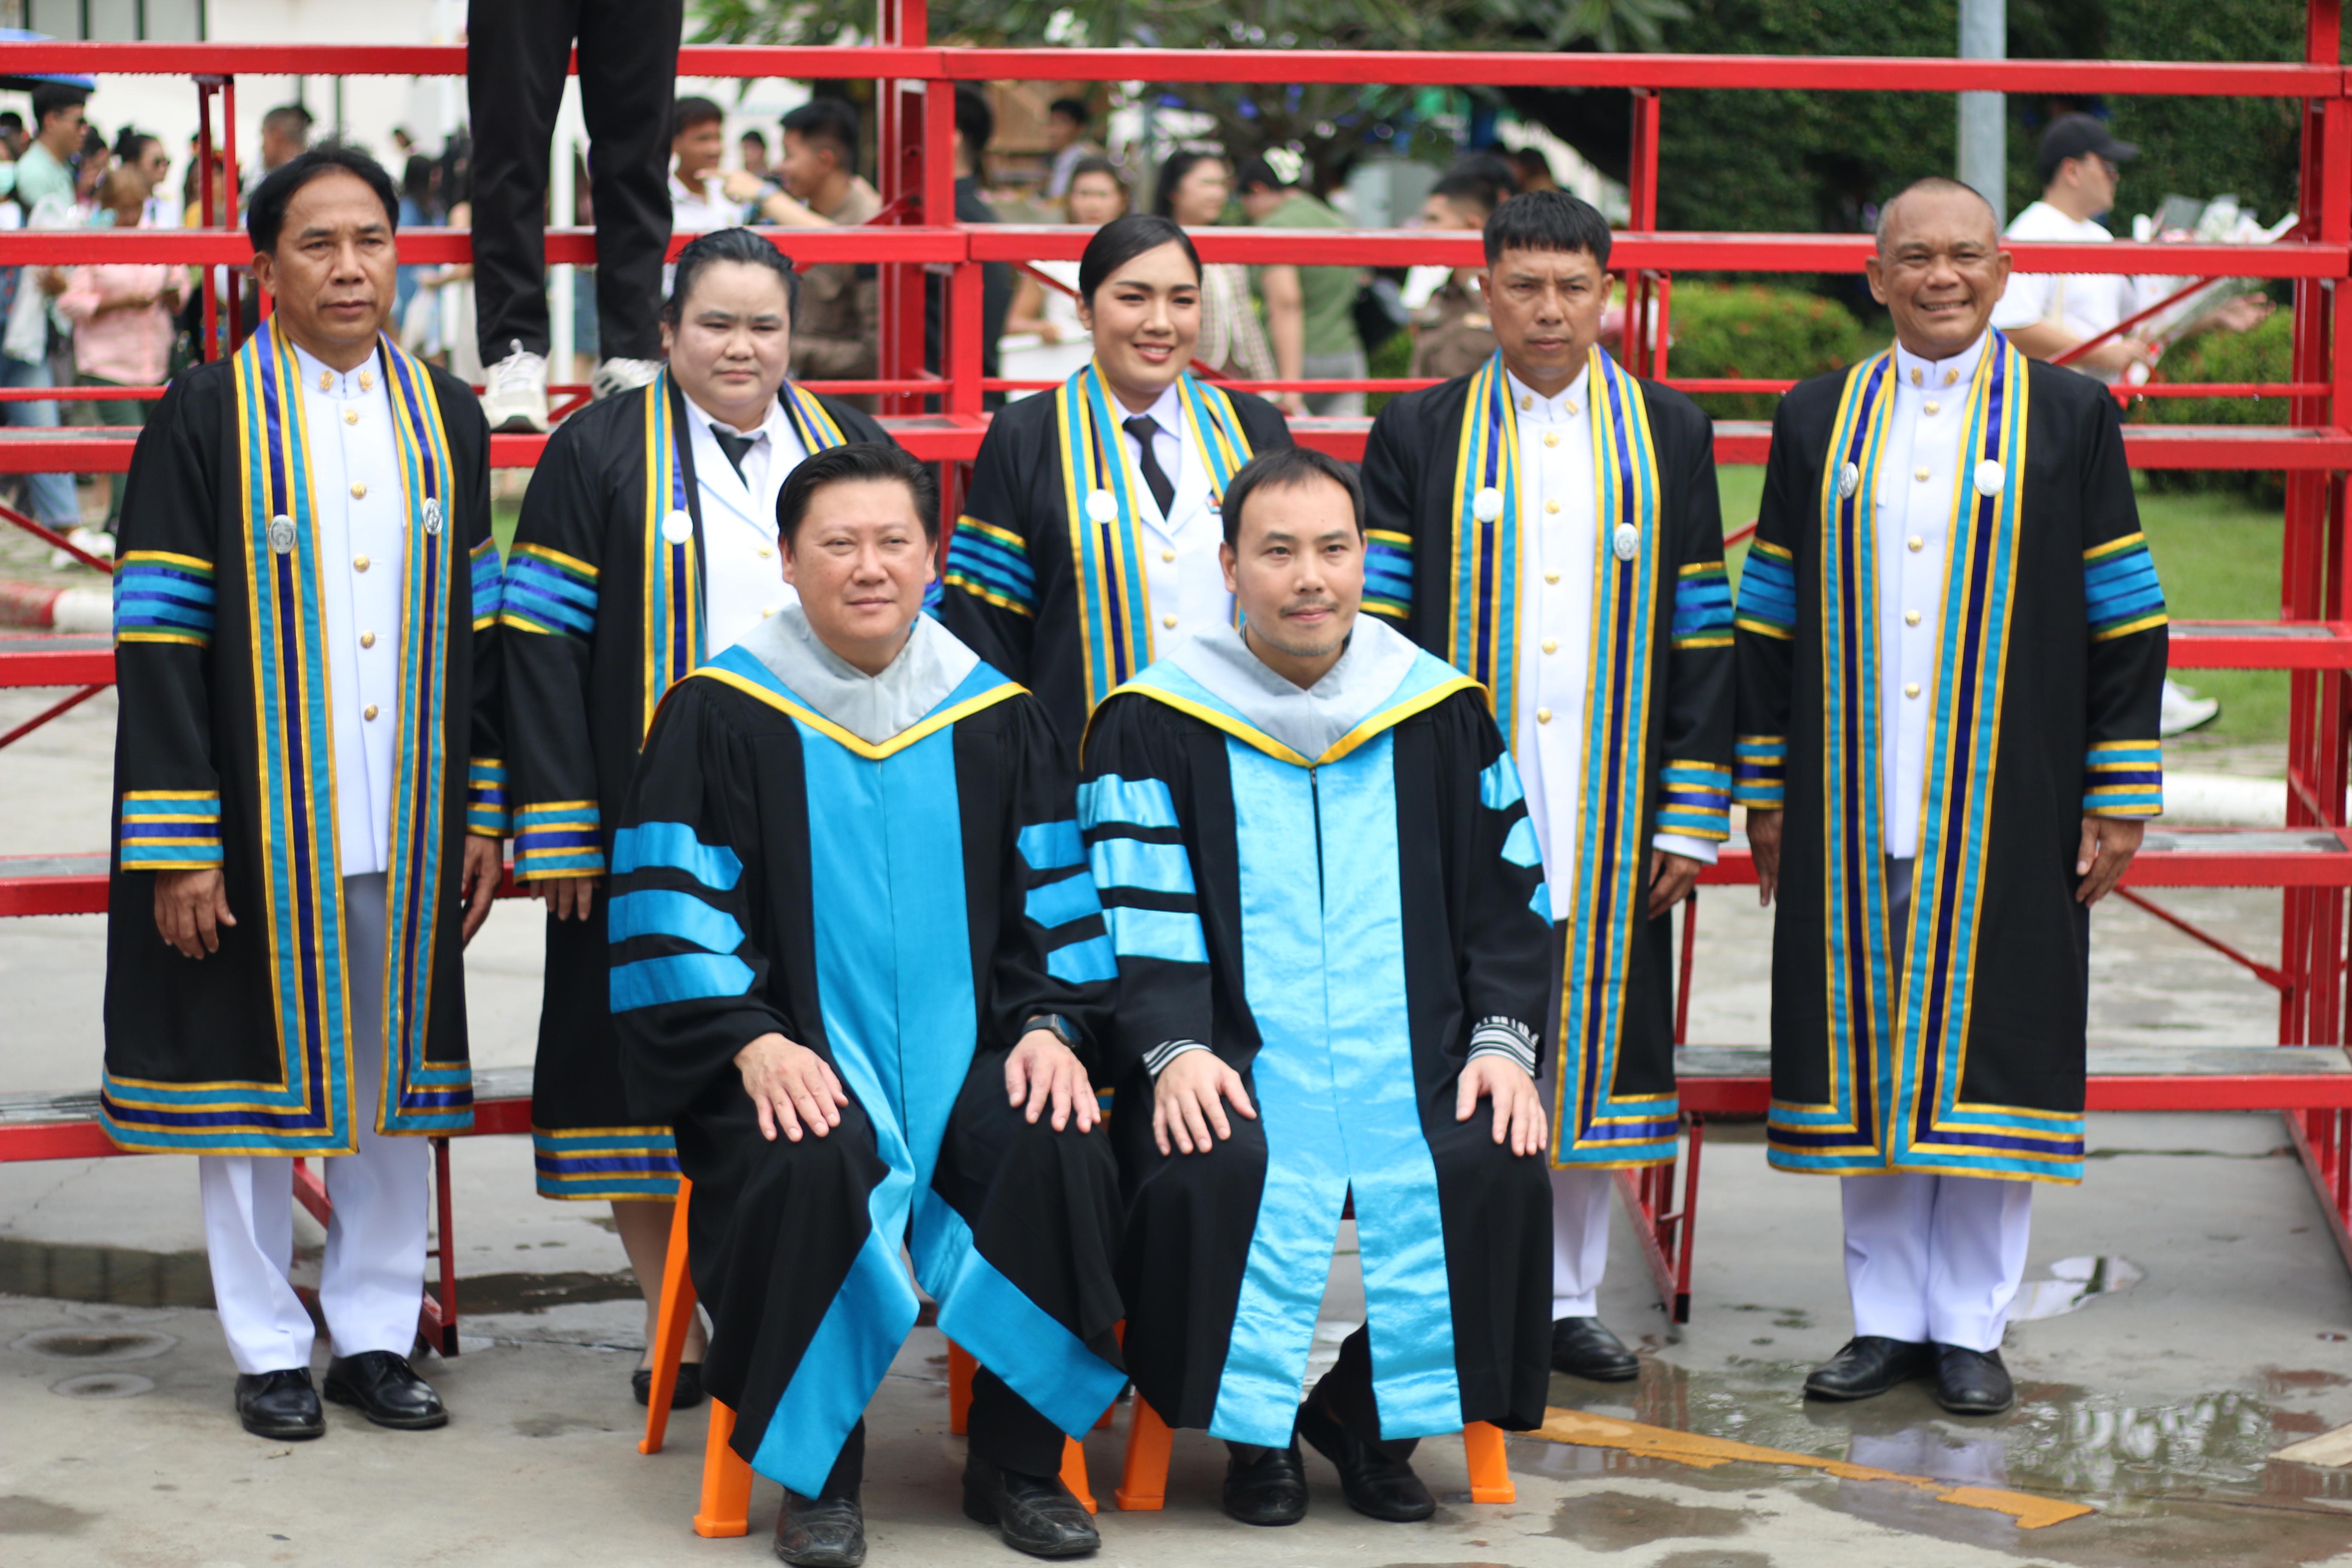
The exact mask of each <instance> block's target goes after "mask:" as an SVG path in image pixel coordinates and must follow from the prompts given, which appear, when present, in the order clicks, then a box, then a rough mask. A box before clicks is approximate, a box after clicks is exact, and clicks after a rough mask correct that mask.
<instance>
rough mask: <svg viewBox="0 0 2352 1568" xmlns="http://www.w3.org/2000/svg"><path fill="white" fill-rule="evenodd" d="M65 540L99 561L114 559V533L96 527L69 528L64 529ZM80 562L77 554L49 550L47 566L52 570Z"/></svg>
mask: <svg viewBox="0 0 2352 1568" xmlns="http://www.w3.org/2000/svg"><path fill="white" fill-rule="evenodd" d="M66 542H67V543H68V544H70V545H72V546H73V547H74V548H75V549H76V550H79V551H81V552H83V553H85V554H89V555H95V556H97V557H98V558H99V559H100V561H111V560H113V559H114V535H112V534H110V533H106V532H103V531H100V530H98V529H95V528H83V527H75V528H69V529H68V530H66ZM80 564H81V560H80V558H79V556H74V555H68V554H67V553H66V552H64V551H62V550H52V551H50V552H49V566H50V568H51V570H53V571H54V570H57V569H59V568H62V567H67V566H79V565H80Z"/></svg>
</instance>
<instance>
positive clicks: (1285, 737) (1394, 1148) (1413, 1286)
mask: <svg viewBox="0 0 2352 1568" xmlns="http://www.w3.org/2000/svg"><path fill="white" fill-rule="evenodd" d="M1223 525H1224V533H1225V539H1226V541H1227V542H1226V544H1225V546H1224V556H1223V559H1224V564H1225V576H1226V581H1227V583H1228V584H1229V585H1230V586H1231V587H1232V588H1233V591H1234V596H1235V598H1236V600H1237V602H1238V604H1239V605H1240V607H1241V612H1242V616H1243V617H1244V626H1243V627H1242V628H1240V629H1235V628H1233V627H1220V628H1218V629H1216V630H1214V631H1211V632H1204V633H1202V634H1201V635H1200V636H1198V637H1193V638H1192V639H1191V640H1189V641H1187V642H1184V643H1181V644H1180V645H1178V646H1177V647H1176V648H1175V649H1173V650H1172V651H1171V652H1170V653H1169V654H1168V655H1166V656H1165V657H1164V658H1161V659H1160V662H1159V663H1157V664H1155V665H1153V666H1152V667H1151V668H1150V669H1148V670H1146V671H1144V672H1143V674H1142V675H1140V676H1139V677H1138V678H1137V679H1134V680H1132V681H1130V682H1129V683H1128V684H1127V685H1126V686H1124V687H1122V688H1120V689H1119V690H1118V691H1117V692H1115V693H1113V694H1112V696H1111V698H1110V700H1108V701H1107V702H1106V703H1104V704H1103V706H1102V707H1101V708H1100V709H1099V710H1097V712H1096V714H1095V718H1094V721H1093V723H1092V724H1091V725H1090V726H1089V729H1088V731H1087V751H1086V778H1085V782H1084V783H1083V784H1080V785H1079V790H1078V819H1079V822H1080V824H1081V825H1082V826H1084V828H1085V830H1086V834H1087V848H1088V853H1089V855H1090V856H1091V858H1092V861H1093V865H1094V870H1095V880H1096V883H1097V886H1098V888H1099V889H1100V891H1101V896H1102V899H1103V900H1104V905H1105V911H1104V912H1105V917H1106V920H1107V921H1108V926H1109V931H1110V939H1111V944H1112V946H1113V947H1114V949H1115V950H1116V951H1117V952H1118V969H1119V990H1118V1005H1117V1010H1116V1013H1115V1016H1114V1023H1113V1026H1112V1031H1111V1036H1110V1047H1109V1048H1110V1056H1111V1059H1112V1061H1113V1063H1114V1064H1115V1066H1116V1068H1117V1070H1118V1073H1119V1075H1120V1094H1119V1104H1120V1106H1121V1107H1122V1109H1121V1110H1120V1111H1119V1113H1118V1115H1117V1116H1116V1117H1115V1118H1114V1119H1113V1122H1112V1125H1113V1127H1114V1129H1115V1130H1116V1131H1117V1133H1118V1140H1119V1144H1120V1152H1121V1155H1122V1160H1123V1163H1124V1165H1125V1168H1126V1174H1127V1178H1128V1186H1129V1215H1128V1235H1127V1245H1126V1247H1125V1248H1124V1250H1123V1251H1122V1253H1121V1255H1120V1264H1119V1270H1120V1285H1121V1289H1122V1290H1123V1293H1124V1294H1125V1296H1126V1299H1127V1304H1128V1312H1127V1338H1126V1350H1127V1364H1128V1369H1129V1373H1131V1374H1132V1375H1133V1377H1134V1379H1135V1385H1136V1388H1137V1391H1138V1393H1139V1395H1140V1397H1142V1398H1144V1399H1146V1400H1148V1401H1150V1405H1151V1406H1152V1408H1153V1409H1154V1410H1156V1411H1158V1412H1159V1413H1160V1415H1161V1416H1162V1417H1163V1418H1164V1419H1165V1420H1166V1421H1167V1422H1168V1423H1169V1424H1170V1425H1171V1426H1205V1427H1207V1428H1208V1429H1209V1431H1210V1432H1211V1433H1212V1434H1213V1435H1215V1436H1220V1437H1223V1438H1224V1439H1225V1440H1226V1441H1227V1443H1228V1444H1229V1445H1231V1447H1232V1458H1231V1461H1230V1464H1229V1466H1228V1468H1227V1471H1226V1479H1225V1488H1224V1506H1225V1510H1226V1512H1228V1513H1229V1514H1231V1515H1232V1516H1233V1517H1234V1518H1235V1519H1237V1520H1240V1521H1244V1522H1245V1523H1251V1524H1290V1523H1295V1522H1296V1521H1297V1520H1299V1519H1300V1518H1302V1517H1303V1516H1304V1515H1305V1513H1306V1510H1307V1489H1306V1482H1305V1477H1304V1474H1303V1472H1302V1470H1301V1468H1300V1466H1299V1455H1298V1449H1297V1437H1301V1436H1303V1437H1305V1438H1306V1439H1307V1441H1308V1442H1309V1443H1311V1444H1313V1445H1314V1446H1315V1447H1316V1448H1317V1449H1318V1450H1319V1451H1321V1452H1322V1453H1323V1454H1324V1455H1325V1457H1327V1458H1329V1459H1330V1460H1331V1461H1332V1463H1333V1464H1334V1465H1336V1466H1337V1467H1338V1468H1339V1477H1340V1480H1341V1483H1342V1484H1343V1486H1344V1487H1345V1489H1346V1491H1347V1495H1348V1500H1349V1503H1350V1504H1351V1505H1352V1506H1354V1507H1355V1508H1356V1509H1357V1510H1359V1511H1360V1512H1363V1513H1365V1514H1368V1515H1370V1516H1371V1517H1373V1518H1375V1519H1382V1520H1391V1521H1409V1520H1417V1519H1426V1518H1428V1517H1429V1515H1430V1513H1431V1512H1432V1511H1433V1509H1434V1508H1435V1506H1436V1505H1435V1504H1434V1502H1433V1500H1431V1498H1430V1495H1429V1491H1428V1489H1426V1488H1425V1487H1423V1485H1422V1483H1421V1481H1420V1479H1418V1478H1417V1477H1415V1476H1414V1474H1413V1473H1412V1467H1411V1465H1410V1464H1409V1463H1408V1460H1409V1458H1410V1456H1411V1454H1412V1449H1413V1444H1414V1440H1415V1439H1417V1438H1420V1437H1423V1436H1428V1435H1430V1434H1433V1433H1440V1432H1456V1431H1459V1430H1461V1429H1462V1427H1463V1426H1465V1425H1466V1424H1468V1423H1470V1422H1474V1421H1486V1422H1492V1423H1494V1424H1496V1425H1497V1426H1507V1427H1512V1428H1516V1429H1525V1428H1528V1427H1531V1426H1537V1425H1538V1424H1539V1423H1540V1422H1541V1421H1542V1420H1543V1415H1544V1394H1545V1385H1546V1383H1547V1370H1546V1365H1545V1362H1546V1350H1547V1338H1548V1330H1549V1321H1550V1320H1549V1313H1548V1312H1547V1310H1546V1306H1547V1292H1546V1290H1545V1280H1546V1254H1547V1249H1548V1243H1549V1220H1550V1209H1551V1204H1550V1194H1549V1189H1548V1188H1547V1186H1546V1184H1545V1180H1544V1166H1543V1163H1542V1160H1541V1154H1542V1152H1543V1149H1544V1146H1545V1117H1544V1110H1543V1104H1542V1101H1541V1100H1540V1098H1539V1097H1538V1093H1537V1090H1536V1087H1535V1082H1534V1078H1533V1075H1534V1073H1535V1072H1536V1070H1537V1068H1538V1065H1539V1060H1538V1029H1539V1026H1540V1021H1541V1017H1542V1013H1543V1008H1544V1004H1545V999H1546V997H1547V996H1548V995H1549V991H1550V963H1549V952H1550V943H1549V932H1548V931H1547V929H1546V927H1547V921H1548V917H1547V916H1546V914H1545V913H1544V911H1545V910H1546V909H1547V908H1548V905H1547V902H1546V899H1545V891H1544V885H1543V865H1542V858H1541V856H1540V855H1539V854H1538V850H1537V847H1536V843H1535V835H1534V831H1533V829H1532V828H1531V827H1530V826H1528V814H1527V806H1526V804H1525V802H1524V801H1523V800H1522V798H1521V795H1520V790H1519V782H1518V774H1517V772H1516V770H1514V768H1513V767H1512V764H1511V759H1510V755H1509V753H1508V752H1506V751H1505V750H1504V748H1503V739H1502V736H1501V735H1499V734H1498V733H1496V729H1495V724H1494V721H1493V720H1492V719H1491V718H1489V717H1488V716H1487V713H1486V701H1485V698H1484V695H1483V694H1482V693H1481V692H1480V690H1479V689H1478V688H1477V686H1476V684H1475V683H1474V682H1473V681H1471V680H1470V679H1469V678H1468V677H1466V676H1464V675H1463V674H1461V673H1460V672H1459V671H1457V670H1455V669H1454V668H1452V667H1450V666H1449V665H1447V664H1446V663H1445V661H1444V660H1443V659H1440V658H1435V657H1433V656H1432V655H1430V654H1427V653H1423V652H1422V651H1420V650H1419V649H1417V648H1415V647H1413V646H1412V644H1411V643H1410V642H1408V641H1407V640H1406V639H1405V638H1403V637H1401V636H1399V635H1398V634H1397V633H1396V632H1394V631H1392V630H1391V629H1390V628H1389V627H1387V626H1383V625H1381V623H1380V622H1378V621H1376V620H1373V619H1371V618H1370V617H1368V616H1359V615H1358V614H1357V611H1358V606H1359V605H1360V599H1361V595H1362V592H1363V574H1364V564H1363V563H1364V548H1363V502H1362V498H1361V496H1360V492H1359V491H1358V490H1357V488H1356V482H1355V477H1354V473H1353V471H1352V470H1351V469H1349V468H1347V467H1346V466H1345V465H1342V464H1340V463H1338V462H1336V461H1334V460H1333V459H1331V458H1328V457H1325V456H1323V455H1322V454H1320V453H1318V452H1313V451H1309V450H1306V449H1303V448H1293V449H1288V450H1284V451H1279V452H1274V453H1269V454H1268V455H1266V456H1265V457H1262V458H1257V459H1255V461H1253V462H1252V463H1251V464H1250V465H1249V466H1248V467H1247V468H1244V469H1243V470H1242V473H1241V475H1240V477H1238V478H1237V479H1235V480H1234V484H1233V488H1232V489H1230V490H1228V491H1227V492H1226V503H1225V510H1224V514H1223ZM1482 1098H1490V1099H1491V1100H1492V1101H1493V1114H1492V1115H1491V1117H1490V1116H1488V1115H1486V1114H1485V1113H1484V1112H1483V1110H1481V1108H1480V1107H1479V1105H1478V1101H1479V1100H1481V1099H1482ZM1351 1193H1352V1194H1353V1196H1354V1199H1355V1217H1356V1238H1357V1241H1358V1243H1359V1246H1360V1249H1361V1258H1362V1264H1363V1276H1364V1299H1365V1304H1366V1312H1367V1317H1368V1320H1369V1321H1367V1323H1366V1324H1365V1325H1364V1326H1363V1327H1361V1328H1360V1329H1358V1330H1357V1331H1355V1332H1354V1333H1353V1334H1351V1335H1349V1338H1348V1340H1347V1342H1345V1343H1344V1344H1343V1345H1342V1346H1341V1347H1340V1351H1339V1364H1338V1365H1337V1366H1336V1367H1335V1368H1334V1369H1333V1370H1332V1371H1331V1373H1329V1374H1328V1375H1327V1376H1326V1377H1324V1378H1323V1379H1322V1380H1321V1381H1320V1382H1319V1383H1318V1384H1317V1385H1316V1387H1315V1391H1314V1393H1313V1394H1312V1395H1311V1396H1310V1397H1309V1398H1308V1399H1307V1403H1306V1404H1305V1405H1300V1404H1299V1403H1298V1390H1299V1385H1300V1383H1301V1381H1302V1379H1303V1377H1304V1375H1305V1373H1306V1369H1307V1346H1308V1342H1309V1341H1310V1340H1311V1339H1312V1337H1313V1334H1314V1328H1315V1317H1316V1311H1317V1309H1318V1305H1319V1304H1320V1302H1321V1300H1322V1299H1323V1288H1324V1281H1325V1279H1326V1277H1327V1275H1328V1268H1329V1262H1330V1258H1331V1248H1332V1244H1333V1242H1334V1241H1335V1239H1336V1238H1337V1237H1338V1234H1339V1217H1340V1210H1341V1207H1342V1205H1344V1204H1345V1203H1346V1202H1347V1201H1348V1199H1349V1195H1350V1194H1351Z"/></svg>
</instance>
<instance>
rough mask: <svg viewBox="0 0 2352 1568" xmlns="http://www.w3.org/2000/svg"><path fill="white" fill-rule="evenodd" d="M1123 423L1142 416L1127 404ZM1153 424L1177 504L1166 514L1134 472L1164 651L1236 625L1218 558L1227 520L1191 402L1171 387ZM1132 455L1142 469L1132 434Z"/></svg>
mask: <svg viewBox="0 0 2352 1568" xmlns="http://www.w3.org/2000/svg"><path fill="white" fill-rule="evenodd" d="M1116 412H1117V413H1118V416H1119V422H1120V424H1121V426H1125V424H1126V422H1127V421H1128V420H1129V419H1132V418H1134V417H1135V416H1134V415H1132V414H1129V412H1128V411H1127V409H1126V406H1125V405H1120V406H1119V407H1118V410H1117V411H1116ZM1145 417H1147V418H1149V419H1150V421H1151V424H1152V431H1151V451H1152V456H1153V457H1154V458H1156V459H1157V460H1158V461H1159V464H1160V472H1162V473H1164V474H1166V475H1167V476H1168V478H1169V479H1171V481H1173V483H1174V484H1175V487H1176V493H1175V500H1174V501H1173V503H1172V504H1171V505H1170V507H1169V509H1168V511H1167V513H1166V514H1165V515H1162V513H1161V512H1160V502H1159V500H1158V499H1157V498H1155V497H1154V496H1153V495H1152V493H1151V487H1150V485H1147V484H1145V483H1144V482H1143V473H1142V469H1141V468H1137V470H1136V474H1135V517H1136V521H1138V522H1139V523H1140V524H1141V525H1142V528H1143V583H1144V586H1145V588H1146V589H1147V590H1148V591H1149V592H1150V595H1151V637H1152V641H1153V646H1154V647H1157V648H1158V649H1159V650H1160V652H1161V653H1163V654H1164V653H1166V652H1167V651H1168V650H1169V648H1171V647H1173V646H1174V645H1175V644H1176V643H1177V642H1179V641H1181V639H1183V638H1185V637H1191V636H1192V635H1193V634H1194V633H1195V632H1205V631H1213V630H1214V629H1215V628H1217V627H1218V626H1231V625H1233V622H1234V596H1233V595H1231V594H1228V593H1226V592H1225V569H1224V567H1223V566H1222V565H1220V564H1219V563H1218V561H1217V546H1218V545H1220V544H1223V542H1224V540H1225V534H1224V521H1223V518H1221V517H1220V516H1219V515H1218V513H1217V512H1216V511H1215V510H1213V509H1212V508H1211V507H1210V505H1209V465H1208V463H1207V461H1206V460H1205V459H1204V458H1202V455H1201V454H1200V453H1199V452H1197V451H1195V450H1194V449H1193V447H1194V442H1193V439H1192V425H1191V422H1190V421H1189V420H1187V419H1186V418H1185V417H1184V400H1183V397H1182V395H1181V394H1180V393H1179V392H1178V391H1177V389H1176V386H1175V385H1174V384H1172V383H1171V384H1170V385H1169V388H1168V390H1167V391H1165V392H1163V393H1161V394H1160V401H1159V402H1157V403H1155V404H1153V405H1151V406H1150V408H1149V409H1147V410H1145ZM1124 439H1125V440H1126V442H1127V455H1128V458H1129V460H1131V461H1133V462H1135V463H1138V464H1140V463H1141V462H1142V460H1143V444H1142V442H1141V441H1139V439H1137V437H1136V435H1135V433H1134V432H1133V431H1131V430H1129V431H1127V432H1126V434H1125V437H1124Z"/></svg>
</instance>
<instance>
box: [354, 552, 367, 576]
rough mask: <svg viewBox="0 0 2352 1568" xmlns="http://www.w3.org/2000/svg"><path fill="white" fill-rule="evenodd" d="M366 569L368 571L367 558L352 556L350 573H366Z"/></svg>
mask: <svg viewBox="0 0 2352 1568" xmlns="http://www.w3.org/2000/svg"><path fill="white" fill-rule="evenodd" d="M367 569H368V558H367V557H366V556H364V555H354V556H352V571H354V572H364V571H366V570H367Z"/></svg>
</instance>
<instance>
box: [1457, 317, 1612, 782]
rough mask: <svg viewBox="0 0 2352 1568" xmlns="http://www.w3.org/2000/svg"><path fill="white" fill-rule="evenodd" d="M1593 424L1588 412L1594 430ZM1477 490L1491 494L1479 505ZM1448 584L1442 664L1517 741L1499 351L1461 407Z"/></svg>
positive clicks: (1511, 467) (1508, 413)
mask: <svg viewBox="0 0 2352 1568" xmlns="http://www.w3.org/2000/svg"><path fill="white" fill-rule="evenodd" d="M1593 355H1594V358H1595V360H1596V361H1598V360H1600V359H1601V358H1602V357H1603V356H1601V352H1600V350H1599V349H1597V348H1596V349H1595V350H1594V351H1593ZM1600 427H1601V421H1600V420H1599V419H1598V418H1595V419H1594V420H1593V428H1594V429H1595V430H1596V431H1598V430H1599V429H1600ZM1481 496H1486V497H1489V498H1490V499H1489V500H1487V502H1486V506H1484V507H1483V508H1482V507H1481V506H1480V505H1479V498H1480V497H1481ZM1482 511H1483V512H1485V513H1487V514H1488V515H1485V516H1482V515H1480V514H1481V512H1482ZM1603 533H1604V538H1605V535H1606V531H1605V530H1604V531H1603ZM1452 587H1453V592H1452V593H1451V594H1450V595H1448V605H1447V616H1446V640H1445V659H1446V662H1447V663H1449V664H1451V665H1452V666H1454V668H1456V669H1458V670H1460V671H1461V672H1462V673H1463V674H1465V675H1466V676H1468V677H1469V678H1470V679H1473V680H1475V681H1476V682H1477V683H1478V684H1479V685H1481V686H1483V687H1485V688H1486V693H1487V700H1488V702H1489V704H1490V705H1491V706H1492V707H1493V709H1494V710H1495V713H1496V719H1497V721H1498V722H1500V723H1501V725H1502V727H1503V738H1504V740H1505V742H1507V743H1509V744H1512V745H1516V744H1517V736H1516V735H1515V734H1514V733H1513V726H1512V722H1511V716H1512V715H1513V714H1514V713H1516V712H1517V711H1518V708H1517V697H1518V680H1517V661H1518V646H1517V639H1518V607H1519V421H1518V416H1517V415H1516V414H1515V413H1514V412H1513V411H1512V408H1511V384H1510V382H1509V380H1508V378H1507V376H1506V375H1505V374H1504V371H1503V356H1502V354H1501V353H1500V352H1499V351H1498V352H1496V353H1494V354H1493V355H1491V356H1489V357H1488V359H1487V361H1486V363H1485V364H1483V365H1481V366H1479V367H1478V369H1477V371H1476V372H1475V374H1472V376H1471V377H1470V395H1469V397H1468V399H1467V401H1466V402H1465V404H1464V405H1463V409H1462V437H1461V442H1460V445H1459V447H1458V448H1457V451H1456V455H1455V458H1454V583H1453V584H1452Z"/></svg>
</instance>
